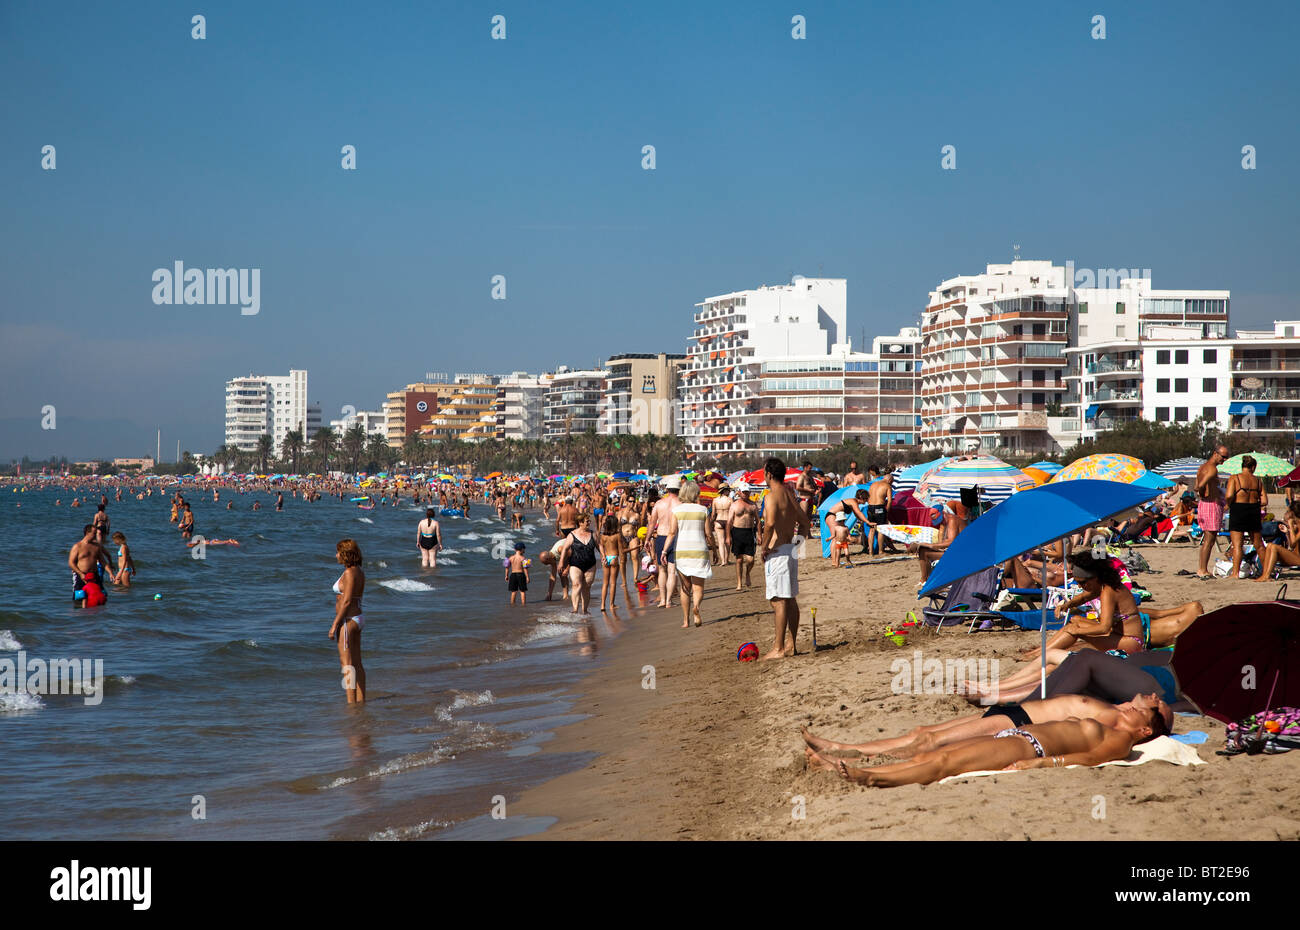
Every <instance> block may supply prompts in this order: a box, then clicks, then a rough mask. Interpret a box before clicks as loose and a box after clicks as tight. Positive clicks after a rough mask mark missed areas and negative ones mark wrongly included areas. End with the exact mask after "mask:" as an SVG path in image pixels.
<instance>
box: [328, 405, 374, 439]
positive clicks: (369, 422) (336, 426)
mask: <svg viewBox="0 0 1300 930" xmlns="http://www.w3.org/2000/svg"><path fill="white" fill-rule="evenodd" d="M358 425H359V426H360V427H361V428H362V429H363V430H365V431H366V435H367V436H378V437H379V438H380V439H385V438H387V436H388V414H387V413H385V412H384V411H383V410H358V411H357V412H356V413H354V414H352V416H350V417H344V418H343V419H341V420H330V428H331V429H332V430H334V432H336V433H339V434H342V433H346V432H347V431H348V430H350V429H352V427H354V426H358Z"/></svg>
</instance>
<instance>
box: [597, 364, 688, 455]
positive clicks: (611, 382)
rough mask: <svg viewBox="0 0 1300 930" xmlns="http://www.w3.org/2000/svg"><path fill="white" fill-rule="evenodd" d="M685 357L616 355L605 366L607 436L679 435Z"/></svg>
mask: <svg viewBox="0 0 1300 930" xmlns="http://www.w3.org/2000/svg"><path fill="white" fill-rule="evenodd" d="M685 363H686V356H685V355H680V354H679V355H671V354H666V353H663V352H660V353H659V354H658V355H637V354H629V355H615V356H613V357H612V358H610V359H609V360H608V361H607V362H606V363H605V370H606V371H607V372H609V376H608V377H607V378H606V383H605V411H604V415H603V421H604V425H603V427H602V431H603V432H605V433H608V434H628V433H635V434H644V433H653V434H655V435H660V436H671V435H673V434H675V433H676V432H677V416H676V413H677V379H678V372H679V369H681V367H682V366H683V365H684V364H685Z"/></svg>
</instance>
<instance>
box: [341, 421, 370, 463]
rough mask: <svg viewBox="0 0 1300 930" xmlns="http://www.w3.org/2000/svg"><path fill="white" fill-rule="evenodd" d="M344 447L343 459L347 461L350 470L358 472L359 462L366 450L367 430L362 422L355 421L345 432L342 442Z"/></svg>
mask: <svg viewBox="0 0 1300 930" xmlns="http://www.w3.org/2000/svg"><path fill="white" fill-rule="evenodd" d="M340 445H341V446H342V448H343V460H344V461H345V462H347V465H348V471H350V472H356V470H357V462H358V460H359V459H360V458H361V454H362V453H363V452H365V451H366V431H365V428H364V427H363V426H362V425H361V424H360V423H354V424H352V426H350V427H348V431H347V432H346V433H344V434H343V439H342V441H341V443H340Z"/></svg>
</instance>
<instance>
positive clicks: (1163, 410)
mask: <svg viewBox="0 0 1300 930" xmlns="http://www.w3.org/2000/svg"><path fill="white" fill-rule="evenodd" d="M1156 422H1157V423H1168V422H1169V408H1168V407H1157V408H1156Z"/></svg>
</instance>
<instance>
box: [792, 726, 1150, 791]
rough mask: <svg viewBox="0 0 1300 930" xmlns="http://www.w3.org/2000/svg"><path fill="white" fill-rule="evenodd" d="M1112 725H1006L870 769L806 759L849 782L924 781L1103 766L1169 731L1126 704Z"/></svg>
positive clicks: (874, 784)
mask: <svg viewBox="0 0 1300 930" xmlns="http://www.w3.org/2000/svg"><path fill="white" fill-rule="evenodd" d="M1117 713H1118V715H1119V719H1118V720H1117V721H1116V723H1115V725H1114V726H1106V725H1105V724H1103V723H1100V722H1098V721H1096V720H1094V719H1092V718H1091V717H1084V718H1079V717H1071V718H1069V719H1068V720H1059V721H1055V722H1053V723H1031V724H1030V725H1029V726H1025V727H1014V728H1012V727H1009V728H1007V729H1005V730H1002V731H1001V732H999V733H997V734H995V735H994V736H977V737H974V738H972V739H964V740H961V741H960V742H956V743H950V744H948V745H947V746H945V747H944V748H942V749H936V750H932V751H929V752H922V753H920V754H919V755H917V756H916V758H914V759H912V760H911V761H910V762H899V763H897V764H894V765H880V766H876V767H874V768H865V769H856V768H850V767H849V766H848V765H846V764H845V762H844V760H843V759H838V760H835V761H834V762H830V761H829V760H825V759H822V758H821V757H820V756H818V755H817V754H816V753H814V754H813V758H811V759H810V760H809V761H810V762H812V763H814V764H816V765H825V766H827V767H834V768H835V770H836V771H838V772H839V774H840V775H841V776H842V777H844V778H847V779H849V780H850V781H855V782H858V783H859V784H862V785H867V786H868V787H873V788H893V787H896V786H898V785H928V784H930V783H931V782H936V781H939V780H940V779H943V778H947V777H949V776H951V775H961V774H962V773H964V772H981V771H990V770H1012V771H1021V770H1024V769H1041V768H1063V767H1065V766H1069V765H1101V764H1102V763H1104V762H1116V761H1118V760H1120V759H1125V758H1128V755H1129V753H1131V752H1132V751H1133V747H1134V746H1135V745H1137V744H1138V743H1141V742H1145V741H1146V740H1149V739H1152V738H1153V737H1155V736H1163V735H1164V734H1165V733H1166V732H1168V731H1167V729H1166V728H1165V726H1164V718H1162V717H1161V716H1160V712H1159V710H1158V709H1156V708H1151V709H1150V710H1138V709H1137V708H1136V707H1130V708H1127V709H1125V710H1120V711H1118V712H1117Z"/></svg>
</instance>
